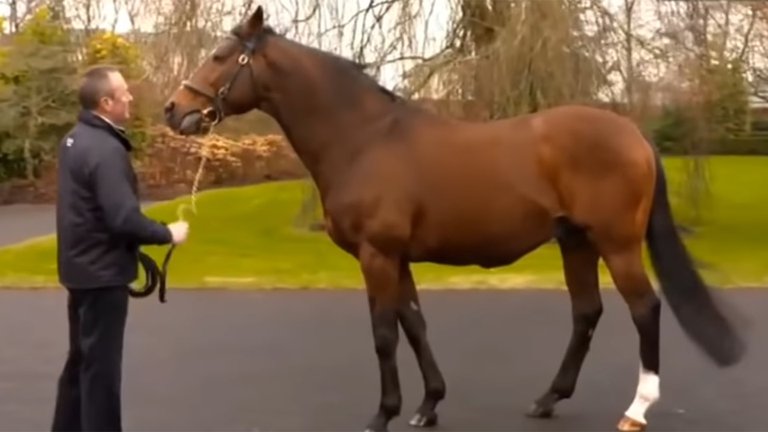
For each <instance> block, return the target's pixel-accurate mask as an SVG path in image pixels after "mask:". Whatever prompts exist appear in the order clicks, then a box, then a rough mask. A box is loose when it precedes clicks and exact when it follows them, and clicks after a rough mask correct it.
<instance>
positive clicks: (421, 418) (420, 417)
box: [408, 412, 437, 428]
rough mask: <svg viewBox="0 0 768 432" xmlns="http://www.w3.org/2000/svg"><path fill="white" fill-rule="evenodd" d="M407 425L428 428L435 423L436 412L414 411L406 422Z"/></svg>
mask: <svg viewBox="0 0 768 432" xmlns="http://www.w3.org/2000/svg"><path fill="white" fill-rule="evenodd" d="M408 424H409V425H411V426H414V427H420V428H428V427H432V426H435V425H436V424H437V413H436V412H431V413H429V414H426V415H425V414H421V413H416V415H414V416H413V418H411V420H410V421H409V422H408Z"/></svg>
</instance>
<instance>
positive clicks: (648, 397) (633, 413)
mask: <svg viewBox="0 0 768 432" xmlns="http://www.w3.org/2000/svg"><path fill="white" fill-rule="evenodd" d="M657 400H659V376H658V375H656V374H655V373H653V372H651V371H648V370H645V369H643V367H642V366H640V379H639V380H638V383H637V392H636V393H635V400H633V401H632V405H630V406H629V408H628V409H627V411H626V412H625V413H624V415H626V416H627V417H629V418H631V419H632V420H635V421H637V422H640V423H642V424H647V423H648V422H647V421H646V420H645V413H646V411H648V408H650V407H651V405H653V404H654V403H655V402H656V401H657Z"/></svg>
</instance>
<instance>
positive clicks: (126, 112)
mask: <svg viewBox="0 0 768 432" xmlns="http://www.w3.org/2000/svg"><path fill="white" fill-rule="evenodd" d="M109 83H110V89H111V92H110V93H111V96H108V97H104V98H102V100H101V111H102V112H103V114H104V116H105V117H107V118H108V119H110V120H111V121H113V122H115V123H116V124H119V125H122V124H124V123H125V122H127V121H128V119H129V118H130V117H131V114H130V103H131V101H132V100H133V96H132V95H131V93H130V92H129V91H128V83H126V82H125V78H123V75H122V74H120V73H118V72H113V73H111V74H109Z"/></svg>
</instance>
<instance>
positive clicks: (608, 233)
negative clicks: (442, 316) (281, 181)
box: [165, 6, 745, 431]
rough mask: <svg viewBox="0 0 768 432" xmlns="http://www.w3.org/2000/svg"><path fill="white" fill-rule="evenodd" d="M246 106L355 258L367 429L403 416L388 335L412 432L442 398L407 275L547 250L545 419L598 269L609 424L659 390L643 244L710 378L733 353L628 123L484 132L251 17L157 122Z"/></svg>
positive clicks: (576, 369) (736, 352) (190, 127)
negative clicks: (371, 362) (606, 280)
mask: <svg viewBox="0 0 768 432" xmlns="http://www.w3.org/2000/svg"><path fill="white" fill-rule="evenodd" d="M253 109H259V110H261V111H263V112H265V113H267V114H269V115H271V116H272V117H273V118H274V119H275V120H276V121H277V122H278V123H279V124H280V126H281V127H282V129H283V131H284V133H285V135H286V138H287V139H288V141H289V142H290V144H291V146H292V147H293V149H294V150H295V152H296V153H297V155H298V156H299V157H300V158H301V161H302V162H303V164H304V165H305V167H306V168H307V169H308V171H309V173H310V175H311V177H312V179H313V181H314V182H315V184H316V185H317V187H318V190H319V193H320V196H321V199H322V206H323V211H324V215H325V221H326V230H327V234H328V236H329V237H330V239H331V240H332V241H333V242H334V243H335V244H336V245H337V246H338V247H339V248H340V249H341V250H343V251H345V252H346V253H348V254H350V255H352V256H353V257H354V258H355V259H356V260H357V262H359V265H360V270H361V272H362V275H363V279H364V281H365V287H366V290H367V296H368V304H369V308H370V317H371V326H372V333H373V342H374V347H375V353H376V356H377V359H378V366H379V372H380V380H381V381H380V386H381V388H380V391H381V395H380V402H379V406H378V410H377V412H376V413H375V415H373V417H372V418H371V419H370V421H369V422H368V423H367V428H368V429H369V430H373V431H383V430H387V426H388V424H389V422H390V421H391V419H392V418H394V417H395V416H398V415H399V414H400V410H401V400H402V399H401V391H400V381H399V374H398V366H397V363H396V357H395V353H396V349H397V346H398V341H399V329H398V324H399V325H400V326H402V329H403V332H404V333H405V336H406V337H407V340H408V342H409V344H410V346H411V347H412V349H413V351H414V353H415V356H416V358H417V360H418V364H419V368H420V371H421V373H422V377H423V380H424V397H423V401H422V403H421V405H420V406H419V408H418V410H417V411H416V414H415V416H414V417H413V418H412V419H411V421H410V424H411V425H412V426H415V427H429V426H433V425H435V424H436V423H437V413H436V406H437V405H438V403H439V402H440V401H441V400H443V399H444V397H445V395H446V383H445V379H444V378H443V375H442V372H441V371H440V369H439V367H438V365H437V361H436V359H435V356H434V355H433V352H432V348H431V346H430V342H429V341H428V338H427V330H426V321H425V319H424V315H423V313H422V311H421V306H420V302H419V297H418V295H417V290H416V286H415V284H414V279H413V276H412V274H411V267H410V265H411V263H417V262H432V263H438V264H443V265H453V266H468V265H477V266H480V267H483V268H492V267H497V266H504V265H510V264H512V263H514V262H515V261H517V260H518V259H520V258H521V257H523V256H525V255H526V254H528V253H530V252H532V251H534V250H536V249H537V248H538V247H539V246H541V245H543V244H545V243H547V242H548V241H550V240H552V239H554V240H555V241H556V242H557V244H558V245H559V250H560V253H561V257H562V262H563V267H564V277H565V282H566V285H567V289H568V293H569V295H570V300H571V304H572V318H573V328H572V333H571V336H570V342H569V344H568V346H567V349H566V351H565V354H564V357H563V359H562V362H561V366H560V368H559V370H558V371H557V373H556V375H555V376H554V379H553V381H552V382H551V384H550V386H549V387H548V389H547V390H546V391H545V392H544V393H543V394H542V395H541V396H540V397H539V398H537V399H536V400H535V402H534V403H533V405H532V407H530V408H529V410H528V411H527V415H529V416H532V417H537V418H544V417H550V416H552V415H553V412H554V409H555V405H556V403H557V402H558V401H560V400H562V399H567V398H570V397H571V396H572V394H573V392H574V390H575V387H576V381H577V377H578V375H579V373H580V370H581V368H582V364H583V362H584V359H585V357H586V354H587V351H588V350H589V347H590V342H591V339H592V335H593V332H594V331H595V328H596V326H597V324H598V321H599V319H600V317H601V314H602V312H603V306H602V301H601V295H600V290H599V286H598V260H599V259H603V260H604V262H605V264H606V266H607V268H608V269H609V272H610V276H611V278H612V280H613V282H614V285H615V286H616V289H617V290H618V291H619V293H620V294H621V296H622V297H623V299H624V300H625V301H626V304H627V306H628V309H629V313H630V315H631V318H632V321H633V323H634V326H635V328H636V331H637V334H638V337H639V357H640V365H639V380H638V386H637V390H636V394H635V397H634V400H632V402H631V404H630V406H629V407H628V408H627V410H626V411H625V412H624V413H623V416H622V418H621V419H620V421H619V423H618V428H619V429H620V430H642V429H644V428H645V427H646V425H647V421H646V417H645V416H646V412H647V410H648V408H649V407H650V406H652V405H653V404H654V403H655V402H656V401H657V399H658V398H659V394H660V393H659V332H660V331H659V316H660V311H661V303H660V300H659V297H658V296H657V295H656V294H655V292H654V289H653V286H652V284H651V282H650V279H649V277H648V275H647V273H646V271H645V269H644V265H643V260H642V245H643V241H644V240H645V241H646V242H647V246H648V249H649V250H650V257H651V262H652V264H653V267H654V268H655V271H656V273H657V275H658V279H659V281H660V285H661V289H662V290H663V293H664V296H665V297H666V298H667V300H668V302H669V305H670V306H671V309H672V311H673V312H674V314H675V316H676V317H677V320H678V322H679V323H680V325H681V327H682V328H683V329H684V330H685V332H686V334H687V335H688V336H689V337H690V338H691V339H692V340H693V341H694V342H695V343H696V344H697V345H698V346H699V347H700V348H701V349H702V350H703V352H704V353H706V354H707V355H708V356H709V357H710V358H711V359H712V360H713V361H714V362H715V363H716V364H717V365H719V366H720V367H725V366H730V365H733V364H735V363H737V362H738V361H739V360H740V359H741V357H742V356H743V353H744V351H745V342H744V341H743V338H742V337H741V336H740V335H739V333H738V332H737V329H736V328H735V327H734V326H733V325H732V324H731V323H730V322H729V320H728V319H727V317H726V315H725V314H724V313H723V312H722V311H721V310H720V307H719V306H718V304H717V302H716V301H715V299H714V298H713V296H712V293H711V292H710V289H709V288H708V287H707V286H706V285H705V284H704V282H703V281H702V279H701V277H700V276H699V274H698V271H697V270H696V268H695V267H694V265H693V262H692V260H691V258H690V257H689V255H688V252H687V251H686V248H685V246H684V244H683V242H682V240H681V238H680V236H679V234H678V232H677V228H676V226H675V223H674V220H673V216H672V210H671V208H670V203H669V201H668V197H667V186H666V180H665V176H664V170H663V167H662V164H661V161H660V157H659V155H658V153H657V152H656V150H655V149H654V147H653V146H652V145H651V144H650V143H649V142H648V141H646V139H644V137H643V135H642V134H641V132H640V131H639V129H638V128H637V127H636V126H635V125H634V123H633V122H631V121H630V120H629V119H626V118H625V117H622V116H620V115H618V114H615V113H613V112H610V111H607V110H601V109H597V108H591V107H587V106H561V107H556V108H551V109H546V110H542V111H539V112H537V113H534V114H527V115H521V116H517V117H512V118H506V119H500V120H493V121H484V122H469V121H463V120H459V119H454V118H449V117H444V116H440V115H438V114H435V113H432V112H430V111H428V110H427V109H425V108H421V107H418V106H417V105H416V104H414V103H411V102H408V101H406V100H404V99H403V98H401V97H398V96H397V95H395V94H394V93H393V92H391V91H389V90H387V89H386V88H384V87H383V86H381V85H380V84H379V83H378V82H377V81H376V80H374V79H373V78H371V77H370V76H368V75H367V74H365V72H364V70H363V68H362V67H361V65H359V64H357V63H354V62H352V61H351V60H348V59H346V58H343V57H340V56H337V55H334V54H332V53H328V52H324V51H321V50H318V49H314V48H312V47H308V46H305V45H302V44H300V43H298V42H296V41H292V40H290V39H288V38H286V37H284V36H282V35H279V34H277V33H276V32H275V31H274V30H273V29H272V28H271V27H270V26H268V25H266V24H265V22H264V11H263V9H262V7H261V6H259V7H258V8H256V10H255V11H254V12H253V13H251V14H249V15H248V16H246V17H245V18H244V19H243V21H241V22H240V23H239V24H237V25H236V26H235V27H234V28H233V29H232V30H231V32H230V35H228V37H227V38H226V39H225V40H224V41H223V42H221V43H220V44H219V45H218V46H217V47H216V48H215V49H214V50H213V51H212V53H211V55H210V56H209V57H208V58H206V59H205V60H204V61H203V62H202V63H201V64H200V65H199V66H198V68H197V69H196V70H195V71H194V72H193V73H192V74H191V76H190V77H189V79H188V80H185V81H184V82H183V83H182V85H181V86H180V87H179V88H178V89H177V90H175V91H174V93H173V94H172V95H171V96H170V98H169V100H168V102H167V104H166V105H165V117H166V122H167V124H168V126H169V127H170V128H172V129H173V130H174V131H176V132H177V133H179V134H182V135H196V134H202V133H205V132H206V131H208V130H210V128H211V127H212V126H213V125H215V124H216V123H218V122H220V121H221V120H223V119H224V118H226V117H228V116H233V115H240V114H243V113H246V112H249V111H251V110H253ZM619 349H621V348H619Z"/></svg>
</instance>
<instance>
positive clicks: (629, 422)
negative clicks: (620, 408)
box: [617, 416, 646, 432]
mask: <svg viewBox="0 0 768 432" xmlns="http://www.w3.org/2000/svg"><path fill="white" fill-rule="evenodd" d="M645 426H646V424H645V423H641V422H639V421H637V420H635V419H632V418H629V417H627V416H624V418H622V419H621V421H620V422H619V424H618V426H617V428H618V429H619V430H620V431H621V432H643V431H645Z"/></svg>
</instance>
